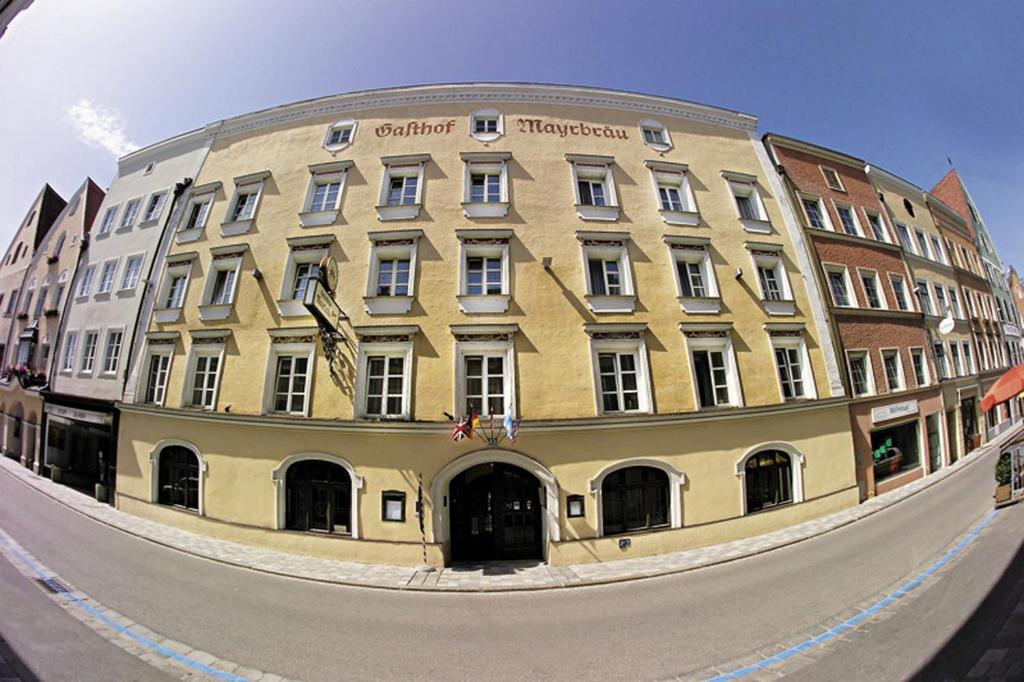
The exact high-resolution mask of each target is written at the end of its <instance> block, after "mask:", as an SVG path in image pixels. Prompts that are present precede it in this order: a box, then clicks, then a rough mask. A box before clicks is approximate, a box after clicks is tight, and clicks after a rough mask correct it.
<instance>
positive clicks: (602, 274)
mask: <svg viewBox="0 0 1024 682" xmlns="http://www.w3.org/2000/svg"><path fill="white" fill-rule="evenodd" d="M613 234H615V233H580V232H577V233H576V236H577V238H578V239H579V240H580V241H581V242H582V243H583V258H584V265H585V266H586V291H587V303H588V305H589V306H590V309H591V310H592V311H593V312H597V313H610V312H625V313H631V312H633V310H634V307H635V305H636V297H635V296H634V295H633V281H632V273H631V271H630V265H629V253H628V249H627V248H626V244H627V242H626V241H625V239H626V238H627V235H625V234H622V235H616V236H622V237H623V239H622V241H617V240H613V239H611V238H610V235H613ZM591 236H593V237H598V239H590V238H589V237H591ZM605 240H607V241H605Z"/></svg>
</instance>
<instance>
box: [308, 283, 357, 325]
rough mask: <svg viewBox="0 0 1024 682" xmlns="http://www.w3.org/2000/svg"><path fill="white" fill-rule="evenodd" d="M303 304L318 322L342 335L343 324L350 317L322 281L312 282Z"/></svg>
mask: <svg viewBox="0 0 1024 682" xmlns="http://www.w3.org/2000/svg"><path fill="white" fill-rule="evenodd" d="M302 303H303V305H305V306H306V309H307V310H308V311H309V312H310V313H311V314H312V315H313V317H315V318H316V319H317V322H319V323H320V324H321V325H323V326H325V327H327V328H328V329H329V330H330V331H332V332H337V333H341V323H342V321H344V320H347V319H348V315H346V314H345V312H344V311H343V310H342V309H341V308H339V307H338V304H337V303H335V301H334V297H333V296H331V294H330V292H328V291H327V288H326V287H324V285H323V283H322V282H320V280H313V281H312V286H311V287H309V288H307V289H306V297H305V298H304V299H303V300H302Z"/></svg>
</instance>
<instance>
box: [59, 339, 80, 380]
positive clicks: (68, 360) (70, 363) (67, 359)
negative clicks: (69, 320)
mask: <svg viewBox="0 0 1024 682" xmlns="http://www.w3.org/2000/svg"><path fill="white" fill-rule="evenodd" d="M77 345H78V332H77V331H69V332H68V333H67V334H65V335H64V349H63V352H62V353H61V356H60V371H62V372H70V371H71V370H72V369H74V367H75V347H76V346H77Z"/></svg>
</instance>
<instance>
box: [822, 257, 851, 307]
mask: <svg viewBox="0 0 1024 682" xmlns="http://www.w3.org/2000/svg"><path fill="white" fill-rule="evenodd" d="M825 276H826V277H827V278H828V289H829V291H830V292H831V294H832V302H833V303H834V304H835V305H837V306H839V307H840V308H851V307H856V303H855V301H854V300H853V299H852V298H851V297H850V290H851V288H852V287H851V286H850V282H849V274H848V273H847V271H846V268H845V267H844V266H842V265H826V266H825Z"/></svg>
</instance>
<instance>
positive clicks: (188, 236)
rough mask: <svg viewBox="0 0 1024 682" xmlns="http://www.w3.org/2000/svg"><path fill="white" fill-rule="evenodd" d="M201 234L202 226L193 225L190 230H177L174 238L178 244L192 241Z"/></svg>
mask: <svg viewBox="0 0 1024 682" xmlns="http://www.w3.org/2000/svg"><path fill="white" fill-rule="evenodd" d="M202 236H203V228H201V227H193V228H192V229H191V230H178V235H177V237H175V240H176V241H177V242H178V243H179V244H186V243H188V242H194V241H195V240H197V239H199V238H200V237H202Z"/></svg>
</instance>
